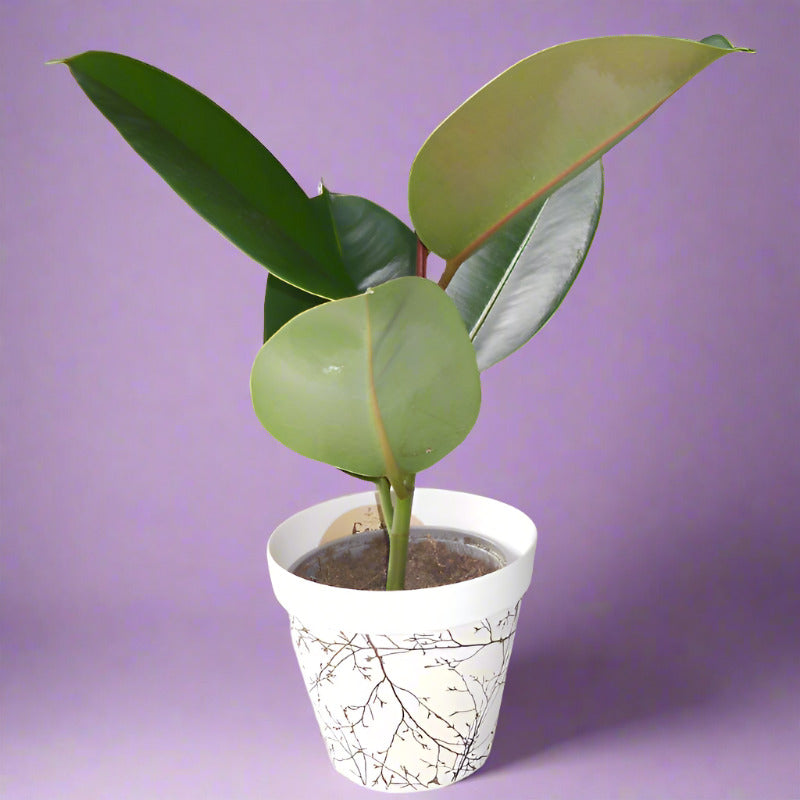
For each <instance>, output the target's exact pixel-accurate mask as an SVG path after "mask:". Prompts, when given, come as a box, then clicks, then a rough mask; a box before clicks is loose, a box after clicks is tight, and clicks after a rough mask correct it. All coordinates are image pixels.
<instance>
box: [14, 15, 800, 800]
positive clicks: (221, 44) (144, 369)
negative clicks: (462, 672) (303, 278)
mask: <svg viewBox="0 0 800 800" xmlns="http://www.w3.org/2000/svg"><path fill="white" fill-rule="evenodd" d="M2 17H3V21H2V24H0V58H2V62H3V63H2V70H1V71H0V82H1V85H2V98H1V99H2V113H1V114H0V125H2V137H1V139H0V141H1V142H2V174H3V178H2V189H1V191H2V193H3V196H2V209H3V214H2V231H0V233H1V234H2V236H1V237H0V240H1V241H2V251H0V257H1V258H2V271H3V276H2V281H3V288H2V295H1V296H0V304H1V305H2V374H3V381H2V395H0V400H1V402H2V545H1V546H2V570H3V579H2V617H1V618H0V622H1V623H2V636H3V640H2V681H1V683H0V691H2V706H1V707H2V720H1V721H0V725H2V737H3V744H2V755H1V756H0V758H1V759H2V772H3V773H4V774H5V778H4V781H5V787H4V788H2V789H0V791H2V792H3V793H4V795H3V796H4V797H8V798H9V800H11V799H12V798H14V799H15V800H23V799H27V798H36V800H39V799H41V800H44V799H45V798H46V799H47V800H53V799H54V798H81V800H85V799H86V798H114V799H115V800H125V799H127V798H148V799H149V798H155V797H158V798H225V799H226V800H228V799H231V800H232V799H234V798H279V797H299V798H306V797H312V796H318V795H319V793H320V791H322V792H323V794H324V796H326V797H335V798H357V797H365V796H367V795H366V792H365V791H364V790H361V789H359V788H357V787H354V786H352V785H351V784H349V783H348V782H346V781H345V780H344V779H342V778H339V777H338V776H335V775H334V773H333V772H332V770H331V769H330V767H329V765H328V763H327V757H326V754H325V751H324V748H323V746H322V744H321V741H320V739H319V736H318V732H317V730H316V726H315V722H314V720H313V717H312V712H311V709H310V705H309V703H308V701H307V698H306V697H305V695H304V690H303V687H302V684H301V680H300V676H299V672H298V670H297V668H296V665H295V663H294V656H293V654H292V651H291V646H290V641H289V636H288V625H287V622H286V618H285V613H284V612H283V610H282V609H281V608H280V607H279V606H278V605H277V603H276V602H275V600H274V598H273V597H272V594H271V590H270V588H269V584H268V580H267V575H266V565H265V560H264V555H263V551H264V546H265V542H266V538H267V535H268V533H269V531H270V530H271V529H272V528H273V527H274V526H275V525H276V524H277V523H278V522H279V521H280V520H281V519H283V518H284V517H286V516H287V515H289V514H290V513H293V512H294V511H296V510H299V509H300V508H302V507H304V506H307V505H310V504H312V503H315V502H318V501H320V500H322V499H325V498H327V497H331V496H334V495H337V494H341V493H346V492H350V491H358V490H360V489H361V485H359V484H357V483H356V482H355V481H352V480H351V479H348V478H347V477H345V476H343V475H340V474H338V473H337V472H336V471H334V470H332V469H331V468H328V467H325V466H323V465H318V464H314V463H311V462H306V461H305V460H304V459H302V458H301V457H299V456H297V455H295V454H294V453H291V452H289V451H287V450H285V449H283V448H282V447H281V446H280V445H279V444H277V443H276V442H275V441H274V440H272V439H271V438H270V437H269V436H268V434H267V433H266V432H264V431H263V430H262V429H261V427H260V426H259V424H258V422H257V420H256V419H255V415H254V414H253V413H252V409H251V406H250V400H249V394H248V375H249V369H250V365H251V362H252V359H253V358H254V356H255V352H256V350H257V347H258V344H259V336H260V327H261V303H262V292H263V287H264V279H265V273H264V271H263V269H262V268H261V267H259V266H258V265H256V264H255V263H253V262H251V261H250V260H249V259H248V258H247V257H246V256H244V255H242V254H241V253H239V252H238V251H237V250H236V249H235V248H233V247H232V246H230V245H229V243H228V242H226V241H225V240H224V239H223V238H222V237H221V236H219V234H217V233H216V232H215V231H214V230H212V229H211V228H210V227H208V226H207V225H206V224H205V223H204V222H203V221H202V220H201V219H200V218H199V217H196V216H195V214H194V213H193V212H192V211H191V210H190V209H188V207H185V206H184V205H183V203H182V202H181V201H179V200H178V199H177V198H176V197H175V196H174V195H173V194H172V193H171V192H170V191H169V190H168V189H167V188H166V187H165V186H164V185H163V184H162V183H161V181H160V179H159V178H158V177H157V176H156V175H155V174H154V173H152V172H151V171H150V168H149V167H147V166H146V165H145V164H144V162H142V161H140V159H139V158H138V157H137V156H136V155H135V154H134V153H133V152H132V151H130V149H129V148H128V146H127V145H126V144H125V143H124V142H123V141H122V139H121V138H120V137H119V136H118V134H117V133H116V132H115V131H114V130H113V129H112V128H111V126H110V125H108V124H107V123H106V122H105V121H104V120H103V119H102V118H101V117H100V116H99V114H98V113H97V111H96V110H95V109H94V108H93V107H92V106H91V105H90V103H89V102H88V101H87V100H86V98H85V97H84V96H83V94H82V93H81V92H80V90H79V89H78V87H77V86H76V85H75V83H74V82H73V80H72V79H71V78H70V76H69V74H68V72H67V70H66V69H65V68H63V67H45V66H44V61H45V60H47V59H50V58H57V57H63V56H67V55H72V54H75V53H78V52H81V51H83V50H86V49H92V48H98V49H110V50H119V51H122V52H125V53H128V54H130V55H134V56H136V57H138V58H141V59H143V60H145V61H149V62H151V63H155V64H157V65H159V66H161V67H162V68H164V69H166V70H168V71H170V72H173V73H175V74H177V75H179V76H181V77H182V78H183V79H184V80H186V81H188V82H189V83H191V84H192V85H194V86H196V87H198V88H199V89H201V90H202V91H204V92H205V93H207V94H209V95H210V96H212V97H213V98H214V99H216V100H217V101H218V102H220V103H221V104H222V105H223V106H224V107H225V108H227V109H228V110H229V111H231V112H232V113H233V114H234V115H235V116H237V117H238V118H239V119H240V120H242V121H243V122H244V123H245V125H247V126H248V127H249V128H250V130H252V131H253V132H254V133H255V134H256V135H257V136H258V137H259V138H261V139H262V141H264V142H265V143H266V144H267V146H268V147H270V149H272V151H273V152H274V153H275V154H276V155H277V156H278V157H279V158H280V159H281V160H282V161H283V163H284V164H286V166H287V167H288V169H289V170H290V171H291V172H292V173H293V174H294V175H295V176H296V178H297V179H298V181H299V182H300V183H301V185H302V186H303V187H304V188H305V189H306V190H307V191H308V192H310V193H313V192H314V191H315V187H316V184H317V181H318V179H319V178H320V176H322V177H324V179H325V181H326V183H327V185H328V186H329V187H330V188H331V189H333V190H335V191H343V192H351V193H357V194H363V195H366V196H368V197H370V198H371V199H373V200H375V201H376V202H379V203H381V204H382V205H384V206H386V207H387V208H389V209H390V210H391V211H393V212H394V213H396V214H398V215H399V216H401V217H402V218H403V219H406V220H407V219H408V215H407V207H406V186H407V174H408V168H409V166H410V163H411V160H412V158H413V156H414V154H415V153H416V151H417V149H418V148H419V146H420V145H421V143H422V141H423V140H424V138H425V136H426V135H427V134H428V133H429V132H430V131H431V130H432V128H433V127H434V126H435V125H436V124H437V123H438V122H439V120H440V119H441V118H443V117H444V116H445V115H446V114H447V113H449V111H450V110H452V109H453V108H454V107H455V106H456V105H457V104H458V103H460V102H461V101H462V100H463V99H464V98H465V97H466V96H468V95H469V94H470V93H471V92H473V91H474V90H475V89H477V88H478V87H479V86H480V85H482V84H483V83H484V82H486V81H487V80H489V79H490V78H491V77H493V76H494V75H495V74H496V73H498V72H499V71H501V70H502V69H504V68H505V67H507V66H509V65H510V64H511V63H513V62H515V61H517V60H519V59H520V58H522V57H524V56H526V55H528V54H530V53H532V52H534V51H536V50H539V49H542V48H544V47H547V46H550V45H553V44H556V43H558V42H561V41H566V40H569V39H576V38H581V37H586V36H592V35H601V34H613V33H658V34H664V35H674V36H685V37H689V38H700V37H702V36H705V35H708V34H710V33H714V32H721V33H724V34H726V35H727V36H728V37H729V38H731V39H732V40H733V41H734V42H735V43H737V44H743V45H748V46H751V47H754V48H756V49H757V50H758V51H759V52H758V54H757V55H755V56H730V57H728V58H725V59H723V60H722V61H721V62H718V63H716V64H714V65H712V66H711V67H710V68H709V69H708V70H707V71H706V72H705V73H703V74H702V75H700V76H699V77H698V78H697V79H695V80H694V81H693V82H692V83H691V84H690V85H689V86H688V87H687V88H686V89H684V90H682V91H681V92H680V93H679V94H678V95H676V96H675V97H674V98H673V99H671V100H670V101H669V102H668V103H667V104H666V106H665V107H664V108H663V109H662V110H660V111H659V112H658V113H657V114H656V116H655V117H654V118H652V119H651V120H649V121H648V122H647V123H646V124H645V125H644V126H642V128H641V129H640V130H638V131H637V132H636V133H634V134H633V136H632V137H631V138H630V139H627V140H626V141H624V142H623V143H622V144H621V145H620V146H619V147H618V148H616V149H615V150H614V151H613V152H612V153H611V154H610V155H609V156H608V157H607V158H606V160H605V163H606V181H607V183H606V200H605V208H604V211H603V218H602V220H601V224H600V228H599V231H598V234H597V237H596V239H595V244H594V247H593V249H592V251H591V253H590V255H589V258H588V260H587V263H586V265H585V267H584V271H583V273H582V274H581V276H580V278H579V279H578V281H577V283H576V285H575V287H574V289H573V290H572V292H571V294H570V296H569V297H568V299H567V301H566V302H565V303H564V305H563V307H562V309H561V310H560V311H559V313H558V314H557V315H556V317H555V318H554V320H553V321H552V322H551V323H550V324H549V325H548V326H547V327H546V329H545V330H544V331H543V332H542V333H541V334H540V335H539V336H538V337H537V338H536V339H535V340H534V341H533V342H532V343H531V344H529V345H528V346H527V347H526V348H525V349H523V350H522V351H521V352H518V353H517V354H515V355H514V356H512V357H511V358H509V359H507V360H506V361H505V362H503V363H502V364H500V365H498V366H496V367H493V368H492V369H490V370H489V371H488V372H487V373H485V375H484V382H483V388H484V403H483V410H482V412H481V417H480V419H479V422H478V424H477V425H476V427H475V429H474V431H473V432H472V434H471V435H470V437H469V438H468V439H467V441H466V442H465V443H464V444H463V445H462V446H461V447H460V448H459V449H458V450H457V451H456V452H455V453H453V454H452V455H451V456H450V457H449V458H447V459H445V461H444V462H442V463H441V464H440V465H438V466H437V467H435V468H434V469H432V470H430V471H429V472H428V473H427V474H425V475H423V476H422V477H421V479H420V483H421V484H422V485H428V486H441V487H445V488H452V489H460V490H466V491H474V492H477V493H480V494H487V495H492V496H495V497H498V498H500V499H503V500H506V501H508V502H511V503H513V504H515V505H517V506H519V507H521V508H522V509H524V510H525V511H527V512H528V513H529V514H530V515H531V516H532V517H533V518H534V519H535V521H536V522H537V524H538V526H539V530H540V545H539V551H538V554H537V563H536V566H535V569H534V585H533V587H532V590H531V592H530V593H529V595H528V598H527V600H526V604H525V606H524V610H523V617H522V621H521V628H520V630H519V633H518V638H517V644H516V648H515V654H514V658H513V659H512V667H511V671H510V676H509V683H508V686H507V691H506V698H505V702H504V708H503V711H502V714H501V721H500V729H499V731H498V735H497V739H496V742H495V750H494V752H493V754H492V757H491V759H490V761H489V763H488V764H487V766H486V767H485V768H484V770H482V771H481V772H480V773H478V774H477V775H476V776H475V777H474V778H472V779H470V780H468V781H466V782H465V783H462V784H460V785H458V786H457V787H455V788H452V789H447V790H444V791H443V795H442V796H451V795H452V796H453V797H456V796H459V797H462V798H485V797H489V796H495V797H500V796H503V797H510V798H532V797H537V798H538V797H542V798H545V797H547V798H585V797H592V798H637V800H638V799H641V798H759V800H765V799H770V798H798V797H800V766H798V752H800V743H799V741H798V740H799V739H800V736H799V734H798V730H799V729H798V719H799V718H800V693H799V692H798V685H797V675H798V655H800V643H798V637H797V627H796V626H797V618H798V616H800V602H798V597H800V589H799V588H798V587H800V566H799V563H798V557H799V556H800V547H799V546H798V530H797V529H798V519H799V518H800V513H799V512H800V499H798V485H799V484H800V481H799V480H798V479H799V478H800V460H799V458H798V443H799V442H800V438H799V437H798V433H800V414H799V413H798V411H799V408H800V381H799V380H798V376H799V375H800V370H799V369H798V368H799V367H800V364H799V363H798V361H799V360H800V356H799V355H798V354H799V353H800V348H799V347H798V344H800V342H799V341H798V339H799V337H798V322H797V314H798V308H799V307H800V279H799V277H798V268H797V252H798V245H800V241H798V238H800V237H799V236H798V226H797V208H798V190H797V186H798V177H800V175H799V174H798V173H799V172H800V170H798V139H797V137H798V130H800V122H799V121H798V105H797V97H798V81H797V74H798V70H797V59H796V51H797V46H798V44H800V36H798V20H799V19H800V14H798V5H797V2H770V3H768V4H765V3H764V2H763V1H761V0H751V1H750V2H744V1H743V2H712V3H690V2H683V3H682V2H657V3H649V4H648V3H642V2H640V1H639V0H636V2H633V1H631V2H616V3H608V4H602V3H599V2H597V1H596V0H582V1H579V2H561V0H558V1H556V0H545V1H542V0H539V2H535V3H534V2H499V3H490V2H481V3H476V2H464V1H463V0H461V1H460V2H455V1H454V2H430V0H426V1H425V2H422V1H421V0H416V1H415V2H403V3H388V2H384V3H381V2H377V0H374V1H373V2H354V0H341V1H340V2H333V1H331V2H294V3H289V2H287V3H275V2H263V1H261V0H258V1H257V0H252V1H251V2H231V3H229V4H225V3H219V2H212V1H211V0H205V1H204V2H170V1H169V0H159V2H154V1H153V0H139V2H136V3H130V2H123V0H109V1H106V2H98V1H97V0H90V1H89V0H81V2H78V0H72V1H71V2H70V0H60V1H59V0H50V1H49V2H45V1H44V0H36V1H35V2H16V3H15V2H7V3H5V4H4V6H3V12H2ZM322 785H324V786H325V788H324V790H321V789H320V786H322Z"/></svg>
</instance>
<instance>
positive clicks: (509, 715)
mask: <svg viewBox="0 0 800 800" xmlns="http://www.w3.org/2000/svg"><path fill="white" fill-rule="evenodd" d="M693 541H694V542H696V543H697V544H696V546H695V547H693V548H692V551H691V552H689V553H687V551H686V549H682V552H681V557H677V556H668V557H666V558H664V557H663V554H660V555H659V557H658V558H653V559H652V563H645V564H640V565H639V567H640V569H639V570H637V575H636V576H635V577H632V576H626V575H622V576H619V575H617V576H607V577H605V578H603V580H605V581H606V583H605V584H602V585H600V584H598V587H597V593H598V596H602V600H603V611H602V613H597V610H596V609H595V610H594V611H592V610H591V609H587V610H586V612H585V616H584V618H583V619H581V618H580V616H579V617H578V618H576V616H575V614H576V612H575V610H574V609H570V615H569V618H568V621H567V622H566V624H567V628H566V629H565V630H562V631H559V632H558V634H557V635H556V636H553V633H552V632H553V628H554V621H553V620H552V619H546V620H545V619H542V618H537V619H534V620H531V619H530V618H529V619H528V620H527V622H526V630H527V631H530V632H531V636H532V638H533V639H534V640H535V637H536V635H537V633H536V631H537V630H538V631H539V632H540V635H541V633H542V632H544V634H545V639H544V641H543V642H541V641H540V642H539V643H533V642H531V639H530V638H529V639H528V641H526V642H522V641H521V640H519V639H518V643H519V645H521V649H515V652H514V654H513V655H512V658H511V665H510V668H509V674H508V681H507V684H506V689H505V694H504V698H503V706H502V709H501V713H500V721H499V726H498V730H497V735H496V738H495V743H494V747H493V749H492V756H491V758H490V760H489V762H488V764H487V768H488V769H490V770H491V769H501V768H504V767H507V766H509V765H511V764H513V763H515V762H518V761H522V760H526V759H528V758H530V757H532V756H535V755H536V754H538V753H542V752H544V751H546V750H548V749H550V748H553V747H555V746H557V745H559V744H562V743H565V742H568V741H570V740H573V739H576V738H579V737H582V736H586V735H590V734H594V733H600V732H603V731H608V730H613V729H615V728H619V727H621V726H624V725H626V724H628V723H634V722H641V721H646V720H648V719H654V718H657V717H663V716H667V715H670V714H673V713H675V712H678V711H681V710H685V709H692V708H700V707H713V708H715V709H716V708H719V707H722V706H725V705H730V704H735V703H737V702H740V698H741V696H743V695H746V693H747V692H748V691H752V687H753V686H754V685H756V683H757V678H758V676H759V675H765V674H768V673H769V672H770V671H771V670H774V669H775V666H776V664H781V663H785V657H786V656H787V655H789V656H792V655H794V656H799V655H800V641H798V639H799V637H798V635H797V631H796V624H797V623H796V620H797V619H800V592H798V586H800V559H798V557H797V544H796V543H795V541H796V537H795V535H794V534H793V533H792V531H790V530H784V531H783V532H780V531H775V530H774V529H773V531H772V532H771V533H770V534H768V535H766V536H765V535H764V528H763V527H762V528H760V529H759V528H757V527H756V526H746V525H744V524H743V523H742V522H741V521H739V522H738V525H737V524H733V525H727V526H720V527H719V528H718V529H716V530H714V531H712V532H710V533H709V534H708V535H707V536H705V537H703V536H702V535H698V536H696V537H695V538H694V539H693ZM679 549H680V548H679ZM793 553H794V555H793ZM539 588H540V589H541V588H542V587H541V586H540V587H539ZM567 588H568V587H567ZM549 591H551V592H552V591H553V587H552V586H551V587H550V589H549ZM534 606H535V603H531V604H530V605H528V606H527V608H526V609H525V611H524V614H531V612H533V616H534V617H535V616H536V610H535V608H534ZM581 613H582V612H581ZM557 624H558V621H556V625H557Z"/></svg>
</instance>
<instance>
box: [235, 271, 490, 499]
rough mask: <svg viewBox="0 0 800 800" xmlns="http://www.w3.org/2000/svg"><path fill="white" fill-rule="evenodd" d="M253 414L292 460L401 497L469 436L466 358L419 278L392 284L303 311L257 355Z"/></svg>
mask: <svg viewBox="0 0 800 800" xmlns="http://www.w3.org/2000/svg"><path fill="white" fill-rule="evenodd" d="M250 387H251V393H252V397H253V405H254V407H255V411H256V414H257V415H258V418H259V420H260V421H261V423H262V424H263V425H264V427H265V428H266V429H267V430H268V431H269V432H270V433H272V435H273V436H275V438H277V439H278V440H280V441H281V442H283V443H284V444H285V445H287V446H288V447H290V448H291V449H293V450H295V451H297V452H298V453H300V454H302V455H304V456H308V457H309V458H313V459H316V460H318V461H324V462H325V463H328V464H332V465H334V466H336V467H340V468H341V469H344V470H347V471H349V472H355V473H357V474H359V475H370V476H382V475H385V476H387V477H388V478H389V480H390V481H391V482H392V485H393V486H394V487H395V489H396V490H397V489H400V490H402V488H403V486H404V485H405V481H406V479H407V478H408V476H410V475H413V474H416V473H417V472H419V471H420V470H422V469H425V468H426V467H429V466H431V465H432V464H434V463H436V462H437V461H438V460H439V459H440V458H442V457H443V456H445V455H446V454H447V453H449V452H450V451H451V450H452V449H453V448H454V447H456V445H458V444H459V443H460V442H461V441H462V440H463V439H464V437H465V436H466V435H467V433H468V432H469V431H470V429H471V428H472V426H473V424H474V423H475V420H476V418H477V415H478V409H479V407H480V378H479V373H478V368H477V365H476V363H475V351H474V350H473V347H472V343H471V342H470V340H469V337H468V336H467V332H466V330H465V328H464V323H463V321H462V320H461V317H460V316H459V314H458V311H457V310H456V307H455V306H454V305H453V301H452V300H450V298H449V297H448V296H447V295H446V294H445V293H444V292H443V291H442V290H441V289H440V288H439V287H438V286H437V285H436V284H435V283H433V282H431V281H428V280H425V279H424V278H417V277H407V278H398V279H397V280H393V281H389V282H388V283H384V284H381V285H380V286H377V287H375V288H374V289H370V290H368V291H367V292H366V293H365V294H362V295H358V296H357V297H350V298H346V299H344V300H336V301H333V302H330V303H324V304H323V305H320V306H317V307H316V308H312V309H310V310H309V311H306V312H304V313H302V314H300V315H299V316H296V317H295V318H294V319H292V320H291V321H290V322H289V323H287V324H286V325H284V326H283V327H282V328H281V329H280V330H279V331H278V332H277V333H276V334H275V335H274V336H273V337H272V338H271V339H270V340H269V341H268V342H267V343H266V344H265V345H264V346H263V347H262V348H261V350H260V351H259V354H258V356H257V357H256V360H255V363H254V365H253V371H252V374H251V382H250Z"/></svg>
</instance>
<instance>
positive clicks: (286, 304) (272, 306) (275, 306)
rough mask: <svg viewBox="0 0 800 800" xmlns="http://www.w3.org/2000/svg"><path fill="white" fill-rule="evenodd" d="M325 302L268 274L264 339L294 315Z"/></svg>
mask: <svg viewBox="0 0 800 800" xmlns="http://www.w3.org/2000/svg"><path fill="white" fill-rule="evenodd" d="M324 302H325V300H324V299H323V298H321V297H318V296H317V295H315V294H309V293H308V292H304V291H303V290H302V289H298V288H297V287H296V286H292V285H291V284H290V283H286V281H282V280H281V279H280V278H279V277H278V276H277V275H273V274H272V273H270V274H269V275H267V289H266V292H265V293H264V338H263V341H265V342H266V341H267V339H269V338H270V337H271V336H272V335H273V334H274V333H275V332H276V331H277V330H278V329H280V328H282V327H283V326H284V325H285V324H286V323H287V322H288V321H289V320H290V319H292V317H296V316H297V315H298V314H301V313H302V312H303V311H308V309H309V308H313V307H314V306H318V305H319V304H320V303H324Z"/></svg>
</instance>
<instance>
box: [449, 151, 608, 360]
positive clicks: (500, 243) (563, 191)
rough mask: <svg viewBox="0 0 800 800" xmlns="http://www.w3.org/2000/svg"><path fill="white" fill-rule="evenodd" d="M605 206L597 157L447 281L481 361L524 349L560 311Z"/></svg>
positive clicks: (493, 238) (509, 225) (488, 242)
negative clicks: (523, 346)
mask: <svg viewBox="0 0 800 800" xmlns="http://www.w3.org/2000/svg"><path fill="white" fill-rule="evenodd" d="M602 205H603V168H602V165H601V162H600V161H596V162H595V163H594V164H592V165H591V166H590V167H588V168H587V169H585V170H584V171H583V172H581V173H579V174H578V175H576V176H575V177H574V178H572V180H570V181H569V182H568V183H566V184H564V186H562V187H561V188H560V189H559V190H558V191H556V192H555V193H554V194H552V195H550V196H549V197H548V198H547V199H546V200H545V201H544V202H539V203H535V204H534V205H531V206H528V207H527V208H526V209H524V210H523V211H521V212H520V213H519V214H517V215H515V216H514V217H512V218H511V219H510V220H509V221H508V222H506V224H505V225H503V226H502V227H501V228H500V229H499V230H497V231H495V233H493V234H492V236H490V237H489V238H488V239H487V240H486V242H485V244H484V245H483V246H482V247H481V248H480V249H479V250H478V251H476V252H475V253H474V254H473V255H472V256H470V257H469V258H468V259H467V260H466V261H465V262H464V263H463V264H462V265H461V268H460V269H459V270H458V272H456V274H455V276H454V278H453V280H452V281H451V282H450V284H449V285H448V287H447V293H448V294H449V295H450V296H451V297H452V298H453V301H454V302H455V304H456V306H457V307H458V310H459V311H460V312H461V316H462V317H463V318H464V321H465V322H466V323H467V328H468V330H469V335H470V338H471V339H472V342H473V344H474V346H475V352H476V354H477V359H478V367H479V368H480V369H482V370H483V369H486V368H487V367H490V366H491V365H492V364H495V363H497V362H498V361H500V360H501V359H503V358H505V357H506V356H507V355H509V354H510V353H512V352H513V351H514V350H516V349H517V348H519V347H522V345H523V344H525V342H527V341H528V340H529V339H530V338H531V337H532V336H533V335H534V334H535V333H536V332H537V331H538V330H539V329H540V328H541V327H542V326H543V325H544V324H545V322H547V320H548V319H549V318H550V317H551V316H552V315H553V313H554V312H555V311H556V309H557V308H558V307H559V305H560V304H561V301H562V300H563V299H564V296H565V295H566V294H567V292H568V291H569V289H570V287H571V286H572V283H573V281H574V280H575V278H576V277H577V275H578V272H580V269H581V265H582V264H583V260H584V258H585V257H586V253H587V252H588V250H589V246H590V245H591V243H592V238H593V237H594V232H595V230H596V229H597V223H598V222H599V221H600V210H601V208H602Z"/></svg>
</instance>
